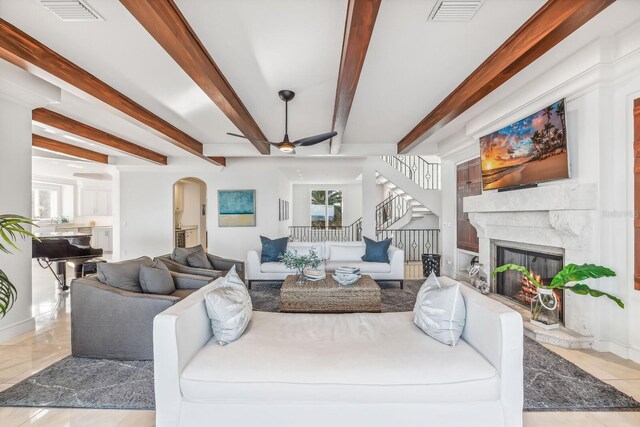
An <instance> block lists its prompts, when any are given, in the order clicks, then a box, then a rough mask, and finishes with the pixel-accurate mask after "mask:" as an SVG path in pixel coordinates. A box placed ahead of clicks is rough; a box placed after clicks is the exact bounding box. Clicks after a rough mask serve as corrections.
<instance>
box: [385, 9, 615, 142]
mask: <svg viewBox="0 0 640 427" xmlns="http://www.w3.org/2000/svg"><path fill="white" fill-rule="evenodd" d="M614 1H615V0H549V1H547V2H546V3H545V4H544V5H543V6H542V7H541V8H540V9H539V10H538V11H537V12H536V13H535V14H534V15H533V16H532V17H531V18H529V20H528V21H527V22H525V23H524V24H523V25H522V26H521V27H520V28H519V29H518V30H517V31H516V32H515V33H514V34H513V35H512V36H511V37H509V39H508V40H507V41H506V42H504V44H503V45H502V46H500V47H499V48H498V50H496V51H495V52H494V53H493V54H491V56H490V57H489V58H487V60H485V61H484V62H483V63H482V65H480V66H479V67H478V68H477V69H476V70H475V71H474V72H473V73H472V74H471V75H470V76H469V77H467V78H466V79H465V80H464V81H463V82H462V83H461V84H460V85H459V86H458V87H457V88H456V89H455V90H454V91H453V92H451V94H450V95H449V96H447V97H446V98H445V99H444V100H443V101H442V102H441V103H440V104H439V105H438V106H437V107H436V108H435V109H434V110H433V111H431V112H430V113H429V114H428V115H427V116H426V117H425V118H424V119H423V120H422V121H421V122H420V123H418V125H417V126H416V127H415V128H413V129H412V130H411V132H409V133H408V134H407V135H406V136H405V137H404V138H402V140H401V141H400V142H399V143H398V152H399V153H406V152H408V151H409V150H411V149H412V148H414V147H415V146H416V145H417V144H418V143H420V142H421V141H422V140H424V139H425V138H427V137H429V136H431V135H432V134H433V133H435V132H436V131H437V130H438V129H440V128H442V127H443V126H445V125H446V124H447V123H449V122H451V121H452V120H453V119H455V118H456V117H458V116H459V115H460V114H462V113H464V112H465V111H467V110H468V109H469V108H471V106H473V105H474V104H475V103H477V102H478V101H480V100H481V99H482V98H484V97H485V96H487V95H488V94H489V93H491V92H492V91H494V90H495V89H496V88H498V87H499V86H500V85H502V84H503V83H504V82H506V81H507V80H509V79H510V78H511V77H513V76H514V75H516V74H517V73H519V72H520V71H521V70H522V69H524V68H525V67H526V66H527V65H529V64H531V63H532V62H533V61H535V60H536V59H538V58H539V57H541V56H542V55H543V54H545V53H546V52H548V51H549V50H551V49H552V48H553V47H554V46H556V45H557V44H558V43H560V42H561V41H562V40H564V39H565V38H566V37H567V36H569V35H570V34H571V33H573V32H574V31H575V30H577V29H578V28H580V27H581V26H582V25H583V24H585V23H586V22H588V21H589V20H590V19H591V18H593V17H594V16H596V15H597V14H598V13H600V12H601V11H603V10H604V9H605V8H607V7H608V6H609V5H611V4H612V3H613V2H614Z"/></svg>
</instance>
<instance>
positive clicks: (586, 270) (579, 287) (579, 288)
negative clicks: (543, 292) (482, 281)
mask: <svg viewBox="0 0 640 427" xmlns="http://www.w3.org/2000/svg"><path fill="white" fill-rule="evenodd" d="M507 270H516V271H518V272H520V273H522V274H524V275H525V276H526V277H527V279H528V280H529V281H530V282H531V284H533V285H535V286H537V287H539V288H543V289H567V290H570V291H571V292H573V293H575V294H577V295H589V296H592V297H596V298H598V297H602V296H606V297H607V298H609V299H610V300H612V301H614V302H615V303H616V304H618V306H620V308H624V303H623V302H622V300H621V299H620V298H618V297H616V296H614V295H611V294H608V293H606V292H602V291H599V290H597V289H591V288H590V287H589V286H588V285H587V284H585V283H575V284H574V285H569V284H570V283H574V282H580V281H582V280H587V279H600V278H602V277H614V276H615V275H616V273H615V272H614V271H613V270H611V269H610V268H607V267H603V266H601V265H595V264H582V265H576V264H568V265H567V266H565V267H564V268H563V269H562V271H560V272H559V273H558V274H556V275H555V277H554V278H553V279H551V283H549V285H547V286H545V285H544V284H543V283H540V282H539V281H537V280H536V279H535V278H534V277H533V275H532V274H531V273H530V272H529V270H528V269H527V268H525V267H523V266H521V265H517V264H505V265H502V266H500V267H498V268H496V269H495V270H493V276H495V275H496V274H497V273H502V272H504V271H507Z"/></svg>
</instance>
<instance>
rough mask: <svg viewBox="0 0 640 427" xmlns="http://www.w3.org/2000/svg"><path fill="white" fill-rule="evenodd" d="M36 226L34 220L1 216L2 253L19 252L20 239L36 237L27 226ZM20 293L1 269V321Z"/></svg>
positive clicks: (9, 215)
mask: <svg viewBox="0 0 640 427" xmlns="http://www.w3.org/2000/svg"><path fill="white" fill-rule="evenodd" d="M28 225H34V224H33V220H31V219H29V218H26V217H23V216H20V215H14V214H5V215H0V251H2V252H4V253H6V254H10V253H11V251H12V250H17V251H19V250H20V248H18V246H17V245H16V241H17V240H18V237H22V238H25V237H35V235H34V234H33V233H31V232H30V231H29V230H27V229H26V228H25V226H28ZM17 297H18V291H17V289H16V287H15V286H14V285H13V283H12V282H11V280H10V279H9V277H7V275H6V273H5V272H4V271H2V269H0V319H1V318H3V317H4V316H6V315H7V312H8V311H9V310H10V309H11V307H12V306H13V303H14V302H15V300H16V298H17Z"/></svg>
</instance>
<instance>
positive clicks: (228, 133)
mask: <svg viewBox="0 0 640 427" xmlns="http://www.w3.org/2000/svg"><path fill="white" fill-rule="evenodd" d="M227 135H231V136H237V137H238V138H244V139H248V140H249V141H256V142H262V143H263V144H271V145H276V144H277V143H276V142H269V141H263V140H261V139H253V138H249V137H248V136H244V135H239V134H237V133H231V132H227Z"/></svg>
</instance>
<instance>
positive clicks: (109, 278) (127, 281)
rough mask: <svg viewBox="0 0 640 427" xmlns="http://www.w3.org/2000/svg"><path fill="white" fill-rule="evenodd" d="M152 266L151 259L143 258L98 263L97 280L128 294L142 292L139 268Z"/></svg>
mask: <svg viewBox="0 0 640 427" xmlns="http://www.w3.org/2000/svg"><path fill="white" fill-rule="evenodd" d="M151 265H153V261H151V258H149V257H146V256H143V257H140V258H136V259H130V260H127V261H120V262H101V263H98V266H97V269H98V280H99V281H101V282H102V283H106V284H107V285H109V286H113V287H114V288H118V289H122V290H124V291H130V292H142V288H141V287H140V268H141V267H142V266H147V267H150V266H151Z"/></svg>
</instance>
